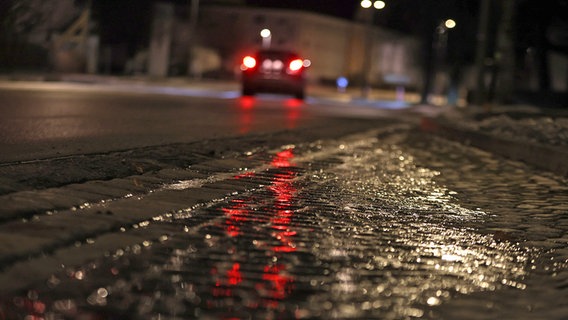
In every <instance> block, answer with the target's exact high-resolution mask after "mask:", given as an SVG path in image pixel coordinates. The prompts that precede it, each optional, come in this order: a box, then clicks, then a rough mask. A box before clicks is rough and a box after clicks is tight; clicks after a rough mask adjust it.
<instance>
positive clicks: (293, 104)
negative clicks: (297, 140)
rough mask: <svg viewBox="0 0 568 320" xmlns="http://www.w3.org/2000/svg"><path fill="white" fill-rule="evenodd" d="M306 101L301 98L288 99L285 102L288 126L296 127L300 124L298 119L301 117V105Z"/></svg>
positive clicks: (289, 127) (290, 127)
mask: <svg viewBox="0 0 568 320" xmlns="http://www.w3.org/2000/svg"><path fill="white" fill-rule="evenodd" d="M303 105H304V101H303V100H300V99H288V100H286V101H285V102H284V106H285V107H286V127H287V128H288V129H294V128H296V127H297V126H298V119H299V118H300V113H301V107H302V106H303Z"/></svg>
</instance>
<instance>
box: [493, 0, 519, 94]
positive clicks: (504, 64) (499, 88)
mask: <svg viewBox="0 0 568 320" xmlns="http://www.w3.org/2000/svg"><path fill="white" fill-rule="evenodd" d="M502 5H503V7H502V10H503V15H502V17H501V21H500V24H499V29H498V31H497V48H496V50H495V55H494V61H495V64H496V66H497V68H498V69H497V70H498V74H497V76H496V77H495V79H496V81H497V83H496V84H494V85H495V86H496V92H495V95H496V98H497V101H499V102H507V101H510V98H511V96H512V94H513V90H514V73H515V50H514V46H513V21H514V14H515V1H514V0H502Z"/></svg>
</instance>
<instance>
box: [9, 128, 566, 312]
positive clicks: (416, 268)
mask: <svg viewBox="0 0 568 320" xmlns="http://www.w3.org/2000/svg"><path fill="white" fill-rule="evenodd" d="M336 120H337V121H336ZM336 120H334V121H336V122H333V124H334V126H316V125H314V124H313V123H312V124H307V125H306V126H305V127H298V128H295V129H294V130H285V131H280V132H271V133H270V134H267V135H262V134H254V135H247V136H243V137H240V138H238V139H232V138H222V139H218V140H215V141H208V142H187V143H181V144H176V145H173V146H170V147H165V146H154V147H146V148H142V149H129V150H126V151H121V152H109V153H106V154H98V155H90V156H82V157H71V158H69V159H56V160H52V161H46V162H42V163H41V164H37V163H24V164H19V165H13V166H12V167H11V168H9V169H10V170H8V167H3V168H2V176H3V178H4V179H5V180H6V181H7V182H8V185H10V186H11V190H8V188H5V189H6V190H5V191H4V192H3V195H2V196H0V203H2V204H3V206H2V208H1V209H0V210H1V211H0V212H1V213H2V221H1V224H0V239H2V241H3V242H2V243H3V244H4V245H3V247H2V248H3V249H2V250H1V251H0V253H1V254H2V255H1V258H0V263H1V264H2V266H3V268H2V274H1V275H0V282H1V283H2V284H3V286H2V291H1V292H0V296H1V297H2V299H0V301H1V304H0V319H2V317H3V318H5V319H42V318H43V319H193V318H201V319H296V318H298V319H303V318H307V319H331V318H337V319H347V318H352V319H414V318H424V319H565V318H566V317H567V315H568V305H567V303H566V301H568V271H567V268H566V267H567V266H568V248H567V247H568V233H567V231H568V215H567V214H566V213H567V211H568V207H567V205H566V204H567V203H568V184H567V182H566V180H563V179H562V178H560V177H556V176H554V175H551V174H549V173H546V172H541V171H538V170H535V169H533V168H530V167H527V166H526V165H524V164H521V163H518V162H512V161H508V160H505V159H502V158H499V157H496V156H494V155H492V154H489V153H485V152H482V151H480V150H478V149H474V148H470V147H467V146H464V145H460V144H457V143H455V142H450V141H448V140H444V139H441V138H438V137H435V136H429V135H424V134H423V133H421V132H420V131H419V130H418V128H416V127H414V126H413V125H412V124H408V123H402V122H400V121H396V120H393V119H350V120H346V119H336ZM330 121H331V120H330ZM104 163H115V167H121V166H123V167H124V168H122V169H121V168H115V171H113V172H114V174H113V175H112V176H111V177H108V176H106V177H104V176H102V174H100V175H98V176H97V173H96V172H95V173H92V174H93V176H92V177H91V178H89V179H87V181H80V177H82V176H84V175H83V173H84V171H82V170H81V169H82V168H84V167H85V166H87V167H90V168H96V167H97V164H98V165H100V164H104ZM86 164H88V165H86ZM22 166H27V167H25V168H24V167H22ZM62 168H66V169H67V171H68V172H67V175H65V176H62V177H56V175H46V176H41V179H39V180H33V179H27V180H26V179H20V180H18V178H17V176H18V175H15V174H14V175H11V174H10V172H18V170H19V171H20V172H28V173H29V172H32V171H34V170H36V172H39V171H43V170H44V171H47V172H57V171H58V170H57V169H62ZM95 171H96V170H95ZM38 183H41V184H42V185H43V187H42V188H41V189H34V188H33V185H36V184H38Z"/></svg>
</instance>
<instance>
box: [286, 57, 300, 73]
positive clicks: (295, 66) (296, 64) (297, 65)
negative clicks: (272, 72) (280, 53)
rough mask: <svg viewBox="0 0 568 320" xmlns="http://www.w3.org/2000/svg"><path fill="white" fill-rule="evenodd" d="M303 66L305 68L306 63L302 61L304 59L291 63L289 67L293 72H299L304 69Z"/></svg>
mask: <svg viewBox="0 0 568 320" xmlns="http://www.w3.org/2000/svg"><path fill="white" fill-rule="evenodd" d="M303 66H304V61H302V59H295V60H292V61H290V65H289V66H288V68H289V69H290V70H291V71H299V70H300V69H302V67H303Z"/></svg>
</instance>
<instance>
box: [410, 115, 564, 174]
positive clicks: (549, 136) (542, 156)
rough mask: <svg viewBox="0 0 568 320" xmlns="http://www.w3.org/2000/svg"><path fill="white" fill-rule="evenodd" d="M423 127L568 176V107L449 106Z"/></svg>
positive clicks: (429, 119)
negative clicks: (487, 107)
mask: <svg viewBox="0 0 568 320" xmlns="http://www.w3.org/2000/svg"><path fill="white" fill-rule="evenodd" d="M421 128H422V130H424V131H427V132H433V133H436V134H440V135H442V136H444V137H446V138H449V139H452V140H455V141H458V142H461V143H465V144H469V145H472V146H475V147H478V148H480V149H484V150H486V151H489V152H492V153H495V154H499V155H501V156H504V157H507V158H510V159H513V160H519V161H523V162H526V163H528V164H530V165H533V166H535V167H537V168H540V169H542V170H546V171H551V172H554V173H556V174H559V175H563V176H568V161H566V159H568V109H548V108H539V107H535V106H528V105H511V106H497V107H494V108H493V109H492V110H490V111H486V110H483V109H481V108H479V107H475V106H470V107H467V108H449V107H446V108H444V110H443V111H442V112H441V113H440V114H439V115H438V116H433V117H428V116H426V117H423V119H422V123H421Z"/></svg>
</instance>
